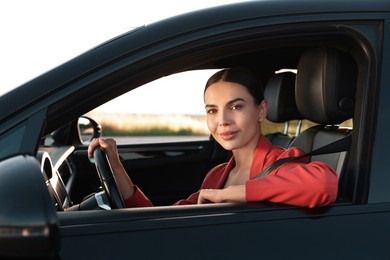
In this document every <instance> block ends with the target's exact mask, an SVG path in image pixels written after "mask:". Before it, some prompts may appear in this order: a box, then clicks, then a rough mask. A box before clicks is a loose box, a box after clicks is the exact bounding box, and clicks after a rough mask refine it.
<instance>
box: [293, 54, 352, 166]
mask: <svg viewBox="0 0 390 260" xmlns="http://www.w3.org/2000/svg"><path fill="white" fill-rule="evenodd" d="M356 78H357V65H356V63H355V61H354V60H353V58H352V57H351V56H350V55H349V54H347V53H345V52H342V51H340V50H338V49H335V48H329V47H320V48H315V49H312V50H309V51H307V52H305V53H304V54H303V55H302V57H301V59H300V60H299V63H298V72H297V78H296V87H295V96H296V102H297V107H298V110H299V112H300V113H301V115H302V116H303V117H304V118H306V119H308V120H310V121H312V122H315V123H317V124H318V125H316V126H314V127H311V128H309V129H307V130H305V131H304V132H302V133H301V134H300V135H299V136H298V137H297V138H295V140H294V141H293V142H292V143H291V145H290V146H291V147H293V146H294V147H299V148H301V149H302V150H304V151H305V152H309V151H312V150H314V149H317V148H319V147H322V146H324V145H326V144H329V143H331V142H334V141H336V140H338V139H341V138H343V137H345V136H347V135H348V134H350V132H351V131H352V129H346V128H340V127H339V124H340V123H342V122H344V121H345V120H347V119H350V118H352V117H353V112H354V101H355V91H356ZM346 158H347V152H339V153H332V154H324V155H317V156H313V157H312V161H323V162H325V163H327V164H329V165H330V166H331V167H333V168H334V169H335V170H336V171H337V173H338V174H340V173H341V172H342V168H343V166H344V164H345V161H346Z"/></svg>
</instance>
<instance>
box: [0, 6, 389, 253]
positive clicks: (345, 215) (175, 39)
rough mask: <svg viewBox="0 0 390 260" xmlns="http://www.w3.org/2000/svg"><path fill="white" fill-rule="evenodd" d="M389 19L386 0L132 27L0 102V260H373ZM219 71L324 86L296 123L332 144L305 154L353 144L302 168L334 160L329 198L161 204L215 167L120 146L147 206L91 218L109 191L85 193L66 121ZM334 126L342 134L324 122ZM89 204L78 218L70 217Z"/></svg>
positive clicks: (378, 246)
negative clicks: (335, 177)
mask: <svg viewBox="0 0 390 260" xmlns="http://www.w3.org/2000/svg"><path fill="white" fill-rule="evenodd" d="M389 19H390V2H389V1H385V0H353V1H351V0H345V1H336V0H334V1H333V0H331V1H329V0H318V1H310V0H271V1H253V2H245V3H241V4H233V5H227V6H224V7H217V8H210V9H205V10H201V11H196V12H193V13H189V14H185V15H180V16H177V17H173V18H171V19H166V20H163V21H161V22H156V23H153V24H150V25H148V26H144V27H140V28H137V29H135V30H133V31H130V32H128V33H126V34H124V35H121V36H119V37H117V38H115V39H112V40H110V41H107V42H105V43H103V44H102V45H99V46H97V47H95V48H93V49H91V50H90V51H88V52H86V53H84V54H82V55H80V56H79V57H76V58H75V59H73V60H70V61H69V62H67V63H65V64H63V65H61V66H59V67H57V68H55V69H53V70H52V71H49V72H47V73H46V74H44V75H42V76H40V77H38V78H36V79H34V80H32V81H30V82H28V83H26V84H24V85H22V86H20V87H18V88H16V89H15V90H13V91H11V92H9V93H7V94H5V95H3V96H1V97H0V111H1V112H0V147H1V149H0V205H1V210H0V255H1V256H16V257H23V256H26V257H34V256H35V257H39V258H41V257H47V258H55V259H58V258H59V259H76V258H80V259H90V258H93V259H99V258H110V259H113V258H121V259H123V258H125V259H130V258H137V259H138V258H142V259H212V258H213V259H226V258H227V259H233V258H242V259H247V258H248V259H249V258H259V259H261V258H262V259H291V258H294V259H295V258H296V259H388V258H389V257H390V251H389V249H388V236H389V233H390V189H389V188H388V187H389V186H390V174H389V173H388V171H387V162H389V161H390V156H389V153H388V152H386V149H387V147H388V144H389V146H390V138H387V137H386V136H387V133H389V132H390V124H389V122H390V120H389V117H390V113H389V111H390V103H389V102H388V99H389V98H390V88H389V85H390V77H389V75H390V74H389V73H388V72H387V71H388V70H389V69H390V64H388V63H390V39H389V35H390V33H389V31H390V25H389ZM308 56H309V58H303V57H308ZM232 66H246V67H248V68H250V69H252V70H255V71H257V72H258V74H259V76H261V77H262V78H264V79H269V78H271V77H273V75H275V72H276V71H279V70H281V69H292V70H297V81H296V84H297V85H299V86H300V85H301V84H303V83H302V82H310V84H313V85H316V86H323V85H330V86H331V90H332V91H331V92H322V90H323V89H322V88H320V87H319V88H318V89H317V90H318V91H317V92H311V91H306V92H296V95H297V100H298V99H299V100H298V102H300V103H303V104H308V103H309V102H310V100H317V98H319V100H320V102H319V103H318V102H317V105H318V106H316V107H314V109H313V108H311V107H310V108H309V112H308V115H306V114H305V113H303V114H304V115H305V116H304V117H305V119H309V120H310V121H312V122H314V123H317V125H318V126H317V129H318V128H321V131H322V132H326V136H327V137H328V136H330V137H332V138H329V139H328V138H322V137H321V136H322V135H321V136H319V137H318V140H320V141H318V140H317V139H316V140H317V141H318V144H317V143H316V145H315V146H318V147H320V146H322V144H326V143H329V142H330V140H333V137H335V136H336V137H337V138H336V139H340V138H342V135H343V134H344V133H348V134H350V135H351V136H352V139H351V143H350V148H349V149H348V150H347V151H345V152H343V153H342V154H341V153H338V152H337V153H332V154H333V155H334V156H333V157H337V158H333V157H332V158H331V157H330V156H329V155H319V156H317V157H314V156H313V158H312V159H313V160H314V159H316V160H317V159H318V160H331V162H335V161H334V160H336V163H335V167H338V172H339V173H340V185H339V195H338V200H337V201H336V202H335V203H334V204H333V205H332V206H329V207H325V208H314V209H307V208H298V207H292V206H287V205H280V204H274V203H268V202H262V203H242V204H215V205H213V204H210V205H198V206H197V205H194V206H177V207H176V206H170V205H171V204H172V203H174V202H175V201H177V200H179V199H181V198H185V197H186V196H188V195H189V194H191V193H192V192H194V191H197V190H198V189H199V186H200V184H201V182H202V180H203V178H204V176H205V174H206V173H207V171H208V169H210V168H211V167H212V166H214V165H216V164H218V163H221V162H223V161H225V160H226V158H227V157H228V156H229V154H228V153H227V152H226V151H224V150H223V149H221V148H220V147H218V145H217V144H216V143H215V141H214V140H213V139H212V138H210V139H207V140H195V141H194V140H192V141H180V142H170V143H149V144H121V145H119V147H118V149H119V152H120V155H121V158H122V159H123V164H124V166H125V167H126V170H127V172H128V173H129V174H130V175H131V178H132V179H133V180H134V181H135V183H137V184H138V185H139V186H140V187H141V188H142V190H143V191H144V192H145V194H146V195H147V196H148V197H149V198H150V199H151V200H152V202H153V203H154V204H155V205H157V207H154V208H137V209H123V208H120V209H112V210H105V209H108V208H110V207H111V208H114V207H116V206H117V205H115V203H114V204H113V202H112V199H113V198H114V197H115V196H116V195H115V187H104V185H103V190H101V189H100V186H101V185H102V184H101V183H100V181H99V178H98V175H97V173H96V168H95V165H93V164H92V163H91V162H90V161H89V159H88V157H87V145H88V144H87V142H84V141H83V140H82V138H81V137H80V132H79V131H80V124H79V118H80V117H81V116H83V115H85V114H86V113H88V112H89V111H91V110H92V109H94V108H96V107H98V106H100V105H101V104H103V103H105V102H107V101H109V100H111V99H113V98H115V97H118V96H120V95H122V94H124V93H127V92H129V91H130V94H131V91H132V90H133V89H135V88H137V87H139V86H141V87H142V85H143V84H145V83H148V82H151V81H153V80H155V79H158V78H161V77H164V76H167V75H171V74H175V73H178V72H182V71H191V70H201V69H219V68H225V67H232ZM386 68H387V69H386ZM3 73H6V72H3ZM304 84H306V83H304ZM308 84H309V83H308ZM183 87H185V86H183ZM326 91H328V90H326ZM166 94H167V95H175V94H174V93H168V92H167V93H166ZM161 98H163V97H161ZM178 98H179V97H178ZM290 98H291V99H294V95H292V96H291V97H290ZM145 102H148V100H145ZM151 105H152V104H151ZM344 108H346V109H347V110H348V111H344V110H343V109H344ZM349 117H352V122H353V124H352V126H351V127H349V128H348V129H341V128H340V127H339V125H338V123H334V122H338V121H340V120H339V119H340V118H342V119H344V118H349ZM329 118H330V119H329ZM317 119H318V120H317ZM328 119H329V120H328ZM336 119H337V120H336ZM87 120H88V122H89V126H90V127H91V129H93V134H92V135H91V136H90V137H91V138H92V137H93V136H99V134H100V131H101V129H100V127H99V124H98V123H96V122H95V121H94V120H93V119H87ZM328 131H329V132H328ZM103 132H104V129H103ZM322 132H321V133H322ZM328 133H329V135H328ZM302 135H303V133H302ZM384 137H386V138H384ZM317 141H316V142H317ZM295 145H296V146H300V145H302V148H303V149H305V150H311V149H315V148H316V147H313V146H310V147H308V146H304V145H303V144H302V143H299V142H295ZM141 155H142V156H141ZM321 156H322V157H321ZM90 194H92V195H90ZM107 197H108V201H109V202H108V203H103V204H99V203H100V202H101V200H102V201H104V200H105V199H106V198H107ZM91 198H92V199H91ZM110 199H111V200H110ZM91 201H92V203H95V204H94V206H93V207H91V206H88V205H84V204H83V203H86V202H91ZM81 204H83V207H81V206H80V205H81ZM96 205H97V206H99V205H100V206H101V207H98V208H100V209H96ZM105 206H108V207H105ZM119 207H120V206H119ZM72 209H77V210H72Z"/></svg>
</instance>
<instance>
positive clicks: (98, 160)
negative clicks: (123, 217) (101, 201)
mask: <svg viewBox="0 0 390 260" xmlns="http://www.w3.org/2000/svg"><path fill="white" fill-rule="evenodd" d="M93 156H94V158H95V165H96V170H97V173H98V176H99V179H100V182H101V184H102V187H103V191H104V193H105V194H106V196H107V200H108V203H109V204H110V207H111V209H118V208H124V203H123V200H122V197H121V195H120V193H119V190H118V187H117V185H116V183H115V179H114V176H113V173H112V169H111V165H110V163H109V162H108V159H107V155H106V153H105V152H104V150H103V149H100V148H96V149H95V151H94V152H93Z"/></svg>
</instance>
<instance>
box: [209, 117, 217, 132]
mask: <svg viewBox="0 0 390 260" xmlns="http://www.w3.org/2000/svg"><path fill="white" fill-rule="evenodd" d="M207 127H208V129H209V131H210V132H211V133H215V132H216V131H217V127H216V124H215V122H214V120H212V119H211V118H209V117H207Z"/></svg>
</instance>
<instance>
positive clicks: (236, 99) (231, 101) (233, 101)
mask: <svg viewBox="0 0 390 260" xmlns="http://www.w3.org/2000/svg"><path fill="white" fill-rule="evenodd" d="M237 101H243V102H246V101H245V99H243V98H235V99H232V100H230V101H229V102H227V105H231V104H234V103H236V102H237Z"/></svg>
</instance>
